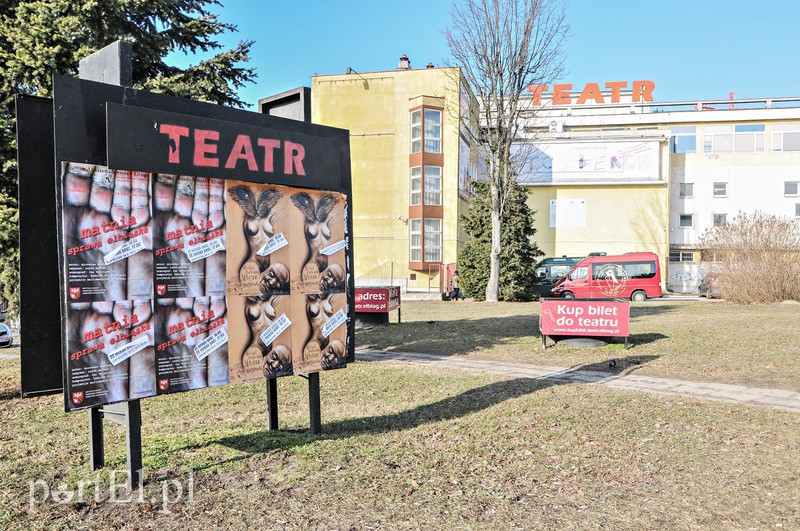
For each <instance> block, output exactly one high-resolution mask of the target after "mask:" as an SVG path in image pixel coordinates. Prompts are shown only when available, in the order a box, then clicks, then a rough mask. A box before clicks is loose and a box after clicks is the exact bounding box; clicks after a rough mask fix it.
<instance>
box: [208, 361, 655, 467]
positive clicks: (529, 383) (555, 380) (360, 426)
mask: <svg viewBox="0 0 800 531" xmlns="http://www.w3.org/2000/svg"><path fill="white" fill-rule="evenodd" d="M657 357H658V356H642V357H638V356H628V357H624V358H617V359H616V360H615V361H616V364H615V368H614V369H609V367H608V362H604V363H603V364H600V363H592V364H586V365H580V366H575V367H571V368H569V369H565V370H563V371H561V372H558V373H553V374H550V375H548V376H547V377H528V378H514V379H513V380H504V381H500V382H495V383H491V384H489V385H485V386H483V387H478V388H475V389H470V390H468V391H465V392H463V393H460V394H458V395H455V396H451V397H447V398H443V399H441V400H438V401H436V402H432V403H430V404H422V405H419V406H416V407H414V408H412V409H408V410H405V411H401V412H398V413H392V414H387V415H377V416H372V417H362V418H354V419H347V420H340V421H336V422H331V423H328V424H323V427H322V430H323V436H324V437H325V438H329V439H330V438H335V439H338V438H345V437H353V436H357V435H360V434H363V433H383V432H389V431H397V430H407V429H413V428H416V427H419V426H423V425H426V424H432V423H435V422H441V421H446V420H452V419H456V418H460V417H464V416H467V415H469V414H472V413H475V412H477V411H482V410H485V409H488V408H490V407H492V406H494V405H497V404H500V403H502V402H505V401H506V400H511V399H515V398H519V397H521V396H525V395H529V394H532V393H535V392H538V391H541V390H543V389H547V388H549V387H552V386H556V385H563V384H574V383H595V384H596V383H601V382H603V381H604V380H608V379H612V378H617V377H619V376H620V375H621V374H629V373H630V372H632V371H634V370H636V369H637V368H639V367H641V366H642V365H643V364H646V363H648V362H650V361H653V360H654V359H656V358H657ZM279 434H281V435H279ZM298 438H300V439H301V440H302V441H304V442H306V443H308V442H311V441H313V440H314V437H313V436H311V435H310V434H309V433H308V432H306V435H299V434H298V433H296V432H275V431H259V432H255V433H251V434H247V435H237V436H234V437H225V438H223V439H219V440H218V441H216V442H218V443H219V444H222V445H225V446H228V447H231V448H234V449H236V450H239V451H242V452H247V453H265V452H269V451H272V450H275V449H276V447H275V444H276V443H277V444H280V442H281V441H283V442H284V443H286V444H287V446H296V445H297V444H298V443H299V442H300V440H298Z"/></svg>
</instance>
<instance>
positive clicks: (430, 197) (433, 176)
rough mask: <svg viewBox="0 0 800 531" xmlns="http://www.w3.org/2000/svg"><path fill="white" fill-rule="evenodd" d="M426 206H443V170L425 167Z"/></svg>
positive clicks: (435, 167) (437, 167) (438, 167)
mask: <svg viewBox="0 0 800 531" xmlns="http://www.w3.org/2000/svg"><path fill="white" fill-rule="evenodd" d="M425 204H426V205H434V206H440V205H441V204H442V168H441V167H440V166H425Z"/></svg>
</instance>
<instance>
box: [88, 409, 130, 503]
mask: <svg viewBox="0 0 800 531" xmlns="http://www.w3.org/2000/svg"><path fill="white" fill-rule="evenodd" d="M105 418H107V419H108V420H110V421H111V422H116V423H117V424H122V425H123V426H125V446H126V450H127V455H128V459H127V466H128V488H129V489H131V490H133V489H136V488H139V487H141V486H142V407H141V404H140V403H139V400H130V401H128V402H120V403H117V404H108V405H106V406H102V407H93V408H91V409H90V410H89V452H90V461H91V463H90V466H91V469H92V470H97V469H99V468H103V466H105V461H104V458H103V454H104V449H103V447H104V441H103V420H104V419H105Z"/></svg>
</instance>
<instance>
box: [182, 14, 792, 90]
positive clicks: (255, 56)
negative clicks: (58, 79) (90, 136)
mask: <svg viewBox="0 0 800 531" xmlns="http://www.w3.org/2000/svg"><path fill="white" fill-rule="evenodd" d="M221 2H222V3H223V7H222V8H221V9H218V10H217V11H218V12H219V13H220V16H221V19H222V20H223V21H225V22H229V23H232V24H235V25H237V26H238V28H239V31H238V33H233V34H229V35H226V36H225V37H224V38H223V39H222V41H223V42H224V43H225V44H226V45H228V46H231V45H233V44H234V43H235V42H238V41H239V40H242V39H250V40H254V41H255V44H254V45H253V48H252V53H251V55H252V58H251V62H250V64H251V66H253V67H255V68H256V70H257V72H258V79H257V80H256V83H255V84H254V85H250V86H248V87H246V88H245V89H243V90H241V91H240V96H241V97H242V98H243V99H244V100H245V101H246V102H247V103H249V104H252V105H254V104H255V103H256V102H257V101H258V99H259V98H261V97H264V96H267V95H270V94H275V93H278V92H282V91H284V90H289V89H292V88H295V87H298V86H310V84H311V76H312V75H315V74H337V73H344V72H345V70H346V69H347V67H351V68H353V69H354V70H356V71H358V72H370V71H376V70H392V69H394V68H395V67H396V66H397V62H398V59H399V57H400V56H401V55H402V54H406V55H408V57H409V58H410V59H411V62H412V67H414V68H424V67H425V65H426V64H427V63H428V62H432V63H433V64H435V65H442V64H445V63H446V62H447V58H448V56H449V53H448V50H447V45H446V42H445V39H444V36H443V31H444V28H445V27H446V26H447V24H448V22H449V20H450V10H451V2H450V1H449V0H405V1H403V2H388V1H385V0H294V1H285V0H262V1H257V2H256V1H248V0H221ZM564 4H565V5H566V16H567V23H568V24H569V25H570V34H571V36H570V38H569V40H568V41H567V43H566V45H565V47H564V49H563V51H564V55H565V73H564V75H563V76H562V78H561V79H559V80H558V82H563V83H571V84H572V85H573V91H580V90H581V89H582V88H583V86H584V85H585V84H586V83H587V82H598V83H600V84H601V86H602V84H603V83H604V82H606V81H628V82H631V81H633V80H635V79H649V80H652V81H654V82H655V85H656V89H655V91H654V98H655V100H656V101H662V102H663V101H696V100H701V99H704V100H710V99H726V98H727V97H728V93H729V92H734V93H735V94H736V97H737V98H766V97H789V96H800V69H798V63H799V62H800V61H798V59H797V54H798V50H800V31H798V29H797V21H798V20H800V2H796V1H795V0H767V1H764V2H757V3H750V2H744V1H743V0H738V1H737V0H727V1H723V0H672V1H671V2H656V1H653V0H638V1H634V0H613V1H609V2H600V1H597V0H570V1H567V2H564ZM198 60H199V58H198V57H188V58H186V57H183V58H176V61H179V62H180V63H184V64H185V63H187V62H188V63H196V62H197V61H198Z"/></svg>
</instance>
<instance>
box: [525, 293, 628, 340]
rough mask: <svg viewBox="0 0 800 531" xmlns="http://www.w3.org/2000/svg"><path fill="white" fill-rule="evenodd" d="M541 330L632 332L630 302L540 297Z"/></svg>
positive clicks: (554, 333) (584, 333) (561, 332)
mask: <svg viewBox="0 0 800 531" xmlns="http://www.w3.org/2000/svg"><path fill="white" fill-rule="evenodd" d="M541 304H542V312H541V316H540V317H539V330H540V331H541V333H542V334H543V335H548V336H559V335H564V336H620V337H627V336H628V335H630V320H631V319H630V304H629V303H627V302H617V301H588V300H574V299H541Z"/></svg>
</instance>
